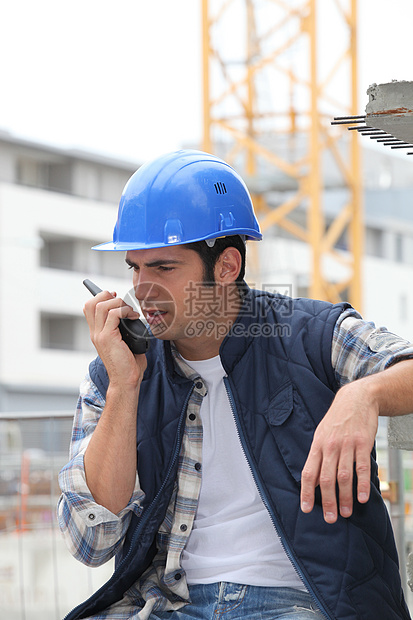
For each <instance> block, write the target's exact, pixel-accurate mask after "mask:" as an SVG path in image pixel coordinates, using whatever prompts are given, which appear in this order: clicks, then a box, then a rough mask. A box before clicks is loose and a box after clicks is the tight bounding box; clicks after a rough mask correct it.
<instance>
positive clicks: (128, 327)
mask: <svg viewBox="0 0 413 620" xmlns="http://www.w3.org/2000/svg"><path fill="white" fill-rule="evenodd" d="M83 284H84V285H85V286H86V288H87V289H88V291H90V292H91V293H92V295H97V294H98V293H101V292H102V289H100V288H99V287H98V286H96V284H94V283H93V282H92V281H91V280H87V279H86V280H83ZM119 331H120V333H121V335H122V339H123V340H124V341H125V342H126V344H127V345H128V347H129V348H130V350H131V351H132V353H135V354H138V355H140V354H141V353H146V351H147V350H148V349H149V340H150V335H149V332H148V330H147V329H146V327H145V325H144V323H142V321H141V320H140V319H134V320H133V319H121V320H120V323H119Z"/></svg>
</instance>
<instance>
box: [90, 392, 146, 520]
mask: <svg viewBox="0 0 413 620" xmlns="http://www.w3.org/2000/svg"><path fill="white" fill-rule="evenodd" d="M137 406H138V390H136V389H135V390H134V389H126V388H123V389H122V388H117V387H116V388H111V386H110V385H109V388H108V391H107V395H106V405H105V408H104V410H103V412H102V416H101V418H100V420H99V423H98V425H97V427H96V429H95V431H94V433H93V435H92V438H91V440H90V443H89V445H88V447H87V449H86V452H85V459H84V461H85V473H86V481H87V484H88V487H89V489H90V491H91V493H92V495H93V497H94V499H95V501H96V502H97V503H98V504H101V505H102V506H105V508H107V509H108V510H110V511H111V512H113V513H114V514H117V513H118V512H119V511H120V510H122V509H123V508H125V506H126V505H127V504H128V502H129V500H130V498H131V496H132V493H133V490H134V487H135V480H136V458H137V457H136V411H137Z"/></svg>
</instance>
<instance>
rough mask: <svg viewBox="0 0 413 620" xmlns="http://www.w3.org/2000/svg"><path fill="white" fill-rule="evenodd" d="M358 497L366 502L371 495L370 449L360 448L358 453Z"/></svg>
mask: <svg viewBox="0 0 413 620" xmlns="http://www.w3.org/2000/svg"><path fill="white" fill-rule="evenodd" d="M356 473H357V499H358V501H359V502H360V503H361V504H365V503H366V502H367V501H368V499H369V497H370V475H371V463H370V451H369V450H368V449H367V450H366V449H362V448H360V449H359V450H358V451H357V453H356Z"/></svg>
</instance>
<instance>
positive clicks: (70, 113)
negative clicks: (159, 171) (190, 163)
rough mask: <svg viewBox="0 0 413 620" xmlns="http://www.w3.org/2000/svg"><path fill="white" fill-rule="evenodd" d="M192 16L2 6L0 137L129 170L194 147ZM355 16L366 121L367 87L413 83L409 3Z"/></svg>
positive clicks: (137, 3) (165, 7)
mask: <svg viewBox="0 0 413 620" xmlns="http://www.w3.org/2000/svg"><path fill="white" fill-rule="evenodd" d="M237 1H239V0H237ZM326 2H327V3H330V2H333V0H319V5H320V8H321V9H322V7H323V3H326ZM345 4H347V3H345ZM200 12H201V0H116V2H114V1H113V0H112V1H111V2H109V1H108V0H71V1H70V2H64V1H62V0H3V3H2V6H1V8H0V93H1V98H0V129H3V130H8V131H10V132H11V133H12V134H14V135H16V136H18V137H22V138H28V139H33V140H36V141H40V142H46V143H48V144H55V145H57V146H63V147H70V148H83V149H87V150H91V151H95V152H102V153H104V154H108V155H114V156H119V157H122V158H125V159H129V160H132V161H137V162H139V161H141V160H144V159H148V158H151V157H154V156H156V155H158V154H159V153H162V152H165V151H169V150H172V149H175V148H179V147H180V146H181V144H182V143H185V142H188V141H189V142H196V141H198V140H199V139H200V136H201V118H202V108H201V103H202V91H201V88H202V76H201V25H200ZM359 16H360V19H359V83H360V94H359V101H360V113H363V112H364V108H365V105H366V103H367V100H368V99H367V95H366V94H365V91H366V89H367V87H368V86H369V84H371V83H372V82H377V83H381V82H387V81H390V80H392V79H404V80H413V68H412V56H413V51H412V46H411V30H412V24H413V1H412V0H391V2H389V0H359ZM333 36H334V33H333Z"/></svg>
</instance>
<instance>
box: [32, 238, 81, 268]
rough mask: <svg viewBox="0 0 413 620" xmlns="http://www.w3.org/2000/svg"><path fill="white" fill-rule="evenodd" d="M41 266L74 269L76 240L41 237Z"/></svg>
mask: <svg viewBox="0 0 413 620" xmlns="http://www.w3.org/2000/svg"><path fill="white" fill-rule="evenodd" d="M41 237H42V240H43V246H42V249H41V250H40V265H41V266H42V267H50V268H52V269H68V270H69V271H72V270H73V269H74V255H75V248H74V239H67V238H64V237H46V236H44V235H42V236H41Z"/></svg>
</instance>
